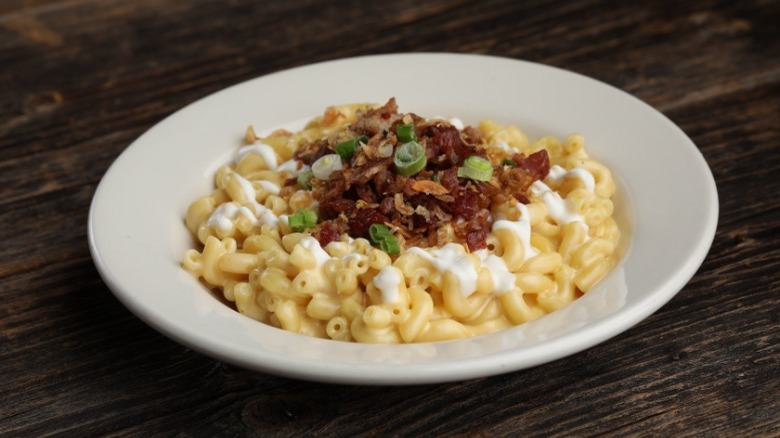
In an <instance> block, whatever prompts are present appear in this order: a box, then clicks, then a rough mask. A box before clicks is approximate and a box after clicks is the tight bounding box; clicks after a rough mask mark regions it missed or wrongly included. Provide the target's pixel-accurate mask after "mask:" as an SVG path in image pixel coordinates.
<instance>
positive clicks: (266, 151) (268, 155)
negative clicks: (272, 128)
mask: <svg viewBox="0 0 780 438" xmlns="http://www.w3.org/2000/svg"><path fill="white" fill-rule="evenodd" d="M248 154H257V155H260V156H261V157H262V158H263V161H265V165H266V166H268V169H269V170H276V169H277V167H278V166H279V162H278V160H277V158H276V151H274V148H272V147H271V146H268V145H267V144H262V143H255V144H251V145H249V146H243V147H241V148H239V149H238V152H237V153H236V162H239V161H241V159H242V158H244V157H245V156H247V155H248Z"/></svg>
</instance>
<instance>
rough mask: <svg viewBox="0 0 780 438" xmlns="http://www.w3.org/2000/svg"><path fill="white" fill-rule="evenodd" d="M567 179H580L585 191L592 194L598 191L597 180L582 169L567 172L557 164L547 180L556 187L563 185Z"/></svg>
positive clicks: (551, 169) (576, 168) (552, 168)
mask: <svg viewBox="0 0 780 438" xmlns="http://www.w3.org/2000/svg"><path fill="white" fill-rule="evenodd" d="M566 178H577V179H579V180H580V181H582V185H583V186H585V190H587V191H589V192H591V193H593V190H595V189H596V179H595V178H594V177H593V174H592V173H590V172H589V171H588V170H587V169H584V168H582V167H575V168H574V169H571V170H568V171H567V170H566V169H564V168H563V167H561V166H559V165H557V164H556V165H554V166H552V167H551V168H550V173H548V174H547V180H548V181H549V182H550V183H552V184H555V185H561V184H562V183H563V180H565V179H566Z"/></svg>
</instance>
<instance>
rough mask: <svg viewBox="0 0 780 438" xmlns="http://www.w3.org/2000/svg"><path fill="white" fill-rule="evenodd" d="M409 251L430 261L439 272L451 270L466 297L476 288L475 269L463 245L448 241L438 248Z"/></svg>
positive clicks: (411, 249)
mask: <svg viewBox="0 0 780 438" xmlns="http://www.w3.org/2000/svg"><path fill="white" fill-rule="evenodd" d="M408 251H409V252H412V253H414V254H417V255H419V256H420V257H422V258H424V259H425V260H428V261H430V262H431V263H432V264H433V266H435V267H436V270H437V271H439V272H440V273H442V274H443V273H445V272H452V273H453V274H455V277H456V278H457V279H458V282H459V283H460V292H461V293H462V294H463V296H465V297H468V296H470V295H471V294H473V293H474V291H475V290H477V275H478V272H477V269H476V267H475V266H474V261H473V259H472V258H471V256H470V255H469V254H468V253H467V252H466V248H464V247H463V245H459V244H457V243H448V244H446V245H444V246H443V247H441V248H438V249H427V250H425V249H422V248H417V247H412V248H409V250H408Z"/></svg>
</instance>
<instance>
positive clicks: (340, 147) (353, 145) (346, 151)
mask: <svg viewBox="0 0 780 438" xmlns="http://www.w3.org/2000/svg"><path fill="white" fill-rule="evenodd" d="M367 141H368V136H365V135H361V136H360V137H358V138H353V139H352V140H347V141H342V142H341V143H339V144H337V145H336V153H337V154H339V156H340V157H341V160H342V161H347V160H349V159H350V158H352V155H353V154H354V153H355V149H357V146H358V144H359V143H365V142H367Z"/></svg>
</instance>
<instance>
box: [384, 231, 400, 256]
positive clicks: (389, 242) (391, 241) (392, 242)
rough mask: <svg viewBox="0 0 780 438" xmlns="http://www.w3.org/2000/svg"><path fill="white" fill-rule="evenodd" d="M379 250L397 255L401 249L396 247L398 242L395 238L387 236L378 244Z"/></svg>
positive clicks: (398, 246)
mask: <svg viewBox="0 0 780 438" xmlns="http://www.w3.org/2000/svg"><path fill="white" fill-rule="evenodd" d="M379 248H381V249H382V251H384V252H386V253H388V254H398V253H399V252H401V247H400V245H398V240H397V239H396V238H395V236H393V235H390V236H387V237H386V238H385V239H384V240H382V241H380V242H379Z"/></svg>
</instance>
